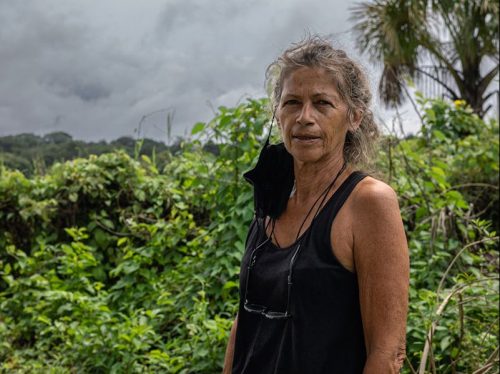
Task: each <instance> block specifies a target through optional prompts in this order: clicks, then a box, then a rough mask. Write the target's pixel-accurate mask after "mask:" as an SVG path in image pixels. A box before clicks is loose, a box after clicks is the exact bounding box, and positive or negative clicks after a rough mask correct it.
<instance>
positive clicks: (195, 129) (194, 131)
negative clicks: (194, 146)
mask: <svg viewBox="0 0 500 374" xmlns="http://www.w3.org/2000/svg"><path fill="white" fill-rule="evenodd" d="M205 126H206V125H205V123H204V122H197V123H196V124H195V125H194V126H193V128H192V130H191V135H196V134H198V133H199V132H201V131H203V130H204V129H205Z"/></svg>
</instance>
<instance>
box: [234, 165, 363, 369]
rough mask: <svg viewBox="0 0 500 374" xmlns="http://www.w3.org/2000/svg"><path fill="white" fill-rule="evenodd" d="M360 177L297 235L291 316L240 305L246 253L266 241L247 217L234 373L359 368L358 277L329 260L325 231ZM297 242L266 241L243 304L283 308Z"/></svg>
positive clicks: (337, 193) (356, 175)
mask: <svg viewBox="0 0 500 374" xmlns="http://www.w3.org/2000/svg"><path fill="white" fill-rule="evenodd" d="M365 176H366V175H365V174H363V173H361V172H353V173H352V174H351V175H349V177H348V178H347V179H346V180H345V181H344V183H342V185H341V186H340V187H339V188H338V189H337V191H335V193H334V194H333V196H332V197H331V198H330V199H329V200H328V202H327V203H326V204H325V206H324V207H323V209H322V210H321V211H320V212H319V214H318V215H317V216H316V218H315V219H314V220H313V222H312V223H311V225H310V226H309V228H308V229H307V230H306V231H305V232H304V234H302V236H301V237H300V238H299V239H298V241H297V242H301V249H300V252H299V255H298V257H297V259H296V261H295V263H294V266H293V285H292V292H291V301H290V312H291V314H292V317H291V318H288V319H268V318H266V317H265V316H263V315H260V314H256V313H249V312H247V311H246V310H245V309H244V307H243V305H244V298H245V285H246V279H247V271H248V270H247V266H248V264H249V260H250V258H249V257H250V253H251V252H252V250H253V249H254V248H255V247H256V246H257V245H259V244H260V243H263V242H265V241H266V239H268V237H267V234H266V232H265V228H264V224H263V220H254V222H252V226H251V228H250V231H249V234H248V237H247V244H246V251H245V254H244V255H243V260H242V264H241V272H240V305H239V312H238V328H237V331H236V341H235V351H234V360H233V371H232V372H233V374H267V373H269V374H271V373H280V374H327V373H328V374H337V373H338V374H358V373H362V372H363V367H364V364H365V361H366V351H365V342H364V337H363V327H362V322H361V313H360V306H359V292H358V282H357V278H356V275H355V274H354V273H352V272H350V271H349V270H347V269H346V268H345V267H343V266H342V265H341V264H340V263H339V261H338V260H337V259H336V258H335V255H334V254H333V252H332V247H331V241H330V233H331V227H332V223H333V220H334V219H335V216H336V215H337V213H338V211H339V210H340V208H341V207H342V205H343V204H344V202H345V201H346V199H347V197H348V196H349V194H350V193H351V192H352V190H353V189H354V187H355V186H356V185H357V184H358V183H359V182H360V181H361V180H362V179H363V178H364V177H365ZM334 235H335V233H334ZM297 242H296V243H294V244H292V245H291V246H289V247H287V248H278V247H276V246H275V245H274V244H273V243H272V242H271V241H270V240H268V241H267V243H266V244H264V245H263V247H262V250H259V255H258V257H257V260H256V262H255V266H254V267H253V268H252V270H251V276H250V279H249V284H248V292H247V299H248V301H249V302H250V303H252V304H258V305H264V306H266V307H268V308H269V309H270V310H272V311H279V312H284V311H285V309H286V303H287V275H288V270H289V265H290V260H291V257H292V255H293V252H294V250H295V249H296V247H297Z"/></svg>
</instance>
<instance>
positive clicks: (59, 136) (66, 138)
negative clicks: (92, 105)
mask: <svg viewBox="0 0 500 374" xmlns="http://www.w3.org/2000/svg"><path fill="white" fill-rule="evenodd" d="M43 140H44V141H45V142H47V143H50V144H61V143H68V142H71V141H73V138H72V137H71V135H69V134H68V133H65V132H63V131H57V132H51V133H49V134H47V135H44V137H43Z"/></svg>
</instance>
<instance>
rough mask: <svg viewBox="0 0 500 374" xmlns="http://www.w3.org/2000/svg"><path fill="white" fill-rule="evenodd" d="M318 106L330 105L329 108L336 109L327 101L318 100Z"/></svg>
mask: <svg viewBox="0 0 500 374" xmlns="http://www.w3.org/2000/svg"><path fill="white" fill-rule="evenodd" d="M318 104H319V105H328V106H331V107H334V106H333V104H332V103H331V102H329V101H326V100H318Z"/></svg>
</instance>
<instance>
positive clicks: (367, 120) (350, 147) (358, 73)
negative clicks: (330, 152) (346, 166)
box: [266, 35, 379, 167]
mask: <svg viewBox="0 0 500 374" xmlns="http://www.w3.org/2000/svg"><path fill="white" fill-rule="evenodd" d="M301 67H311V68H316V67H317V68H323V69H325V70H326V71H327V72H329V73H330V74H332V76H333V77H334V78H335V82H336V89H337V92H338V93H339V95H340V97H341V99H342V100H343V101H344V102H345V103H346V105H347V108H348V109H347V115H348V118H349V121H353V119H354V114H355V113H359V115H361V122H360V125H359V127H358V128H357V129H356V130H354V131H352V130H348V131H347V134H346V138H345V144H344V152H343V153H344V159H345V161H346V162H348V163H350V164H354V165H356V166H358V165H359V166H365V167H367V166H368V165H370V164H371V161H372V157H371V156H372V155H373V152H374V150H375V144H376V140H377V139H378V136H379V130H378V126H377V124H376V123H375V120H374V118H373V113H372V111H371V109H370V103H371V99H372V94H371V92H370V84H369V81H368V79H367V77H366V74H365V73H364V72H363V70H362V68H361V66H360V65H359V64H358V63H356V62H355V61H353V60H352V59H351V58H350V57H348V56H347V54H346V53H345V52H344V51H342V50H340V49H335V48H333V47H332V45H331V43H330V42H329V41H328V40H326V39H324V38H322V37H319V36H317V35H315V36H308V37H307V38H306V39H304V40H302V41H301V42H299V43H296V44H292V46H291V47H290V48H288V49H287V50H285V52H283V54H282V55H281V56H280V57H278V59H277V60H275V61H274V62H273V63H271V64H270V65H269V66H268V68H267V70H266V87H267V90H268V93H269V95H270V98H271V106H272V110H273V113H275V112H276V109H277V107H278V103H279V101H280V99H281V93H282V91H283V82H284V80H285V78H286V77H287V76H288V74H290V72H292V71H294V70H296V69H298V68H301Z"/></svg>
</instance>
